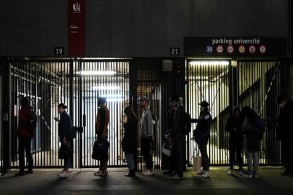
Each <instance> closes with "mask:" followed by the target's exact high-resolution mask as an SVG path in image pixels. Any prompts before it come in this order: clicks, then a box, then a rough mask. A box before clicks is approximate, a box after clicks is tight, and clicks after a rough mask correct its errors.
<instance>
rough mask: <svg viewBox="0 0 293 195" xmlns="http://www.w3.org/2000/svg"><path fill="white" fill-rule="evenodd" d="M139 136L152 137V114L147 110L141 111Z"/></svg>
mask: <svg viewBox="0 0 293 195" xmlns="http://www.w3.org/2000/svg"><path fill="white" fill-rule="evenodd" d="M141 131H142V132H141V136H142V137H152V136H153V119H152V112H151V110H150V109H149V108H147V109H146V110H144V111H143V113H142V117H141Z"/></svg>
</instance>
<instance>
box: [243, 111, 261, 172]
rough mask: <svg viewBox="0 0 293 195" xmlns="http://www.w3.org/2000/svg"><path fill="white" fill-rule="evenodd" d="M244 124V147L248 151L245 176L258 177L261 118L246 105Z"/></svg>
mask: <svg viewBox="0 0 293 195" xmlns="http://www.w3.org/2000/svg"><path fill="white" fill-rule="evenodd" d="M242 114H243V124H242V129H243V133H244V148H245V153H246V159H247V165H248V170H247V173H246V174H245V175H243V176H244V177H247V178H253V177H254V178H258V177H259V176H258V167H259V162H258V160H259V159H258V152H259V150H260V143H259V142H260V140H259V139H258V136H257V132H258V131H259V130H260V128H261V127H260V126H259V125H258V123H259V122H258V121H260V120H261V119H260V118H259V116H258V115H257V113H256V112H254V111H253V110H252V109H251V108H250V107H248V106H245V107H243V109H242Z"/></svg>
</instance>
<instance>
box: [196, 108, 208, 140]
mask: <svg viewBox="0 0 293 195" xmlns="http://www.w3.org/2000/svg"><path fill="white" fill-rule="evenodd" d="M197 121H198V122H197V126H196V129H195V130H194V132H193V134H194V137H195V141H196V143H197V144H199V145H206V144H207V143H208V140H209V138H210V124H211V121H212V116H211V115H210V113H209V112H208V111H201V112H200V115H199V118H198V120H197Z"/></svg>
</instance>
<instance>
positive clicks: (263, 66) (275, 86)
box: [237, 61, 284, 165]
mask: <svg viewBox="0 0 293 195" xmlns="http://www.w3.org/2000/svg"><path fill="white" fill-rule="evenodd" d="M283 67H284V64H283V63H282V62H281V61H262V62H255V61H239V62H238V66H237V74H238V78H239V79H238V102H239V106H240V107H241V108H242V107H244V106H249V107H251V108H252V109H253V110H254V111H255V112H256V113H258V115H259V116H260V117H261V118H262V119H263V120H265V121H266V130H265V136H264V139H263V140H262V142H261V150H260V155H259V159H260V163H261V164H270V165H272V164H280V163H281V146H280V143H279V142H277V140H276V126H277V120H276V119H277V118H278V115H279V109H278V105H277V104H276V97H277V96H278V94H280V92H281V82H280V80H281V69H282V68H283Z"/></svg>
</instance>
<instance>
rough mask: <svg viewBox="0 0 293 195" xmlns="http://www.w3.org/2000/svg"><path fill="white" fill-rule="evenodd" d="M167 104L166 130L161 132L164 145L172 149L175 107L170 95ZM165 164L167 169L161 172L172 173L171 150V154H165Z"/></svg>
mask: <svg viewBox="0 0 293 195" xmlns="http://www.w3.org/2000/svg"><path fill="white" fill-rule="evenodd" d="M169 106H170V108H169V110H168V112H167V130H166V131H165V132H164V133H163V141H164V147H166V145H167V146H168V148H170V149H172V139H171V131H172V127H173V121H174V114H175V108H174V106H173V104H172V97H171V98H170V99H169ZM166 164H167V168H168V170H166V171H164V172H163V174H164V175H173V171H174V165H173V161H172V152H171V156H167V155H166Z"/></svg>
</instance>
